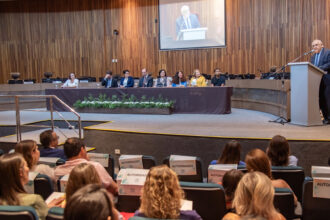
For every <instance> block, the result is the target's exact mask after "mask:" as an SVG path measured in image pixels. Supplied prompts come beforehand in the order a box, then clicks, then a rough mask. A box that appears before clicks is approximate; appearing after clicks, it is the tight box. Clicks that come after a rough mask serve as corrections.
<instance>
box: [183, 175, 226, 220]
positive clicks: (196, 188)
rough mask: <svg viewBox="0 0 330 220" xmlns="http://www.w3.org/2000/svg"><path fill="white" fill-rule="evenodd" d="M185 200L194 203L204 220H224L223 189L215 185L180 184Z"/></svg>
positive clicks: (194, 207)
mask: <svg viewBox="0 0 330 220" xmlns="http://www.w3.org/2000/svg"><path fill="white" fill-rule="evenodd" d="M180 186H181V188H182V189H183V191H184V192H185V199H187V200H191V201H193V209H194V210H195V211H196V212H197V213H198V214H199V215H200V216H201V217H202V219H204V220H214V219H222V217H223V216H224V215H225V214H226V200H225V192H224V190H223V187H222V186H221V185H219V184H213V183H194V182H180Z"/></svg>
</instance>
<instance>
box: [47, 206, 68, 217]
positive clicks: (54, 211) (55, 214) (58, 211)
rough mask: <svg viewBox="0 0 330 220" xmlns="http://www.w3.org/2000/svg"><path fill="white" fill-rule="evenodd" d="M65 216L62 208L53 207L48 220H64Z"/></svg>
mask: <svg viewBox="0 0 330 220" xmlns="http://www.w3.org/2000/svg"><path fill="white" fill-rule="evenodd" d="M63 215H64V209H63V208H60V207H52V208H50V209H49V210H48V215H47V216H46V220H62V219H63Z"/></svg>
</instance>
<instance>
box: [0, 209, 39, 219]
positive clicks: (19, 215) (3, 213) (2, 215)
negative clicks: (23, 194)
mask: <svg viewBox="0 0 330 220" xmlns="http://www.w3.org/2000/svg"><path fill="white" fill-rule="evenodd" d="M0 219H11V220H37V219H38V215H37V213H36V211H35V209H34V208H32V207H30V206H0Z"/></svg>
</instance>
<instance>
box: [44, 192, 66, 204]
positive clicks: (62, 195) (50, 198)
mask: <svg viewBox="0 0 330 220" xmlns="http://www.w3.org/2000/svg"><path fill="white" fill-rule="evenodd" d="M60 197H63V198H64V197H65V193H64V192H53V193H52V194H50V196H48V198H47V199H46V201H45V202H46V204H47V205H48V204H49V203H50V202H51V201H53V200H54V199H57V198H60Z"/></svg>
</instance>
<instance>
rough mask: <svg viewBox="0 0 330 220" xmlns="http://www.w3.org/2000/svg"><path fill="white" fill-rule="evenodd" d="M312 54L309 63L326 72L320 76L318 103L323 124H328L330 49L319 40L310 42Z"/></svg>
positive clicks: (329, 108) (329, 113) (329, 109)
mask: <svg viewBox="0 0 330 220" xmlns="http://www.w3.org/2000/svg"><path fill="white" fill-rule="evenodd" d="M312 47H313V50H314V55H313V56H312V57H311V63H312V64H314V65H315V66H317V67H318V68H320V69H322V70H324V71H325V72H327V74H326V75H324V76H323V77H322V80H321V84H320V94H319V96H320V97H319V104H320V109H321V111H322V114H323V117H324V120H323V123H324V124H330V118H329V116H330V112H329V111H330V94H329V93H330V50H327V49H325V48H324V46H323V43H322V41H321V40H318V39H316V40H314V41H313V42H312Z"/></svg>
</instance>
